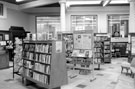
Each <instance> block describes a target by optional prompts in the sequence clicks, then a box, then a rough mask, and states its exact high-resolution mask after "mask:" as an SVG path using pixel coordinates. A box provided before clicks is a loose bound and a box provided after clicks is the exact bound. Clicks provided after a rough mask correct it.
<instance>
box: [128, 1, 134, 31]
mask: <svg viewBox="0 0 135 89" xmlns="http://www.w3.org/2000/svg"><path fill="white" fill-rule="evenodd" d="M129 2H130V11H129V33H135V0H129Z"/></svg>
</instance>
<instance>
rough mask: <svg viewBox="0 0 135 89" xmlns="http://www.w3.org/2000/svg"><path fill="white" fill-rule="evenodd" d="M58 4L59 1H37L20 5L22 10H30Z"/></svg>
mask: <svg viewBox="0 0 135 89" xmlns="http://www.w3.org/2000/svg"><path fill="white" fill-rule="evenodd" d="M57 2H59V0H37V1H32V2H28V3H26V4H21V5H19V9H21V10H22V9H28V8H33V7H38V6H42V5H48V4H52V3H57Z"/></svg>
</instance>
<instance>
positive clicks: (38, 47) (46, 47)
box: [35, 44, 52, 53]
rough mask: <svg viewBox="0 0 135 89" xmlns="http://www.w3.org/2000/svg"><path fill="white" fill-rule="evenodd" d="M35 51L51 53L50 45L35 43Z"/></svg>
mask: <svg viewBox="0 0 135 89" xmlns="http://www.w3.org/2000/svg"><path fill="white" fill-rule="evenodd" d="M35 51H36V52H42V53H51V52H52V45H49V44H36V46H35Z"/></svg>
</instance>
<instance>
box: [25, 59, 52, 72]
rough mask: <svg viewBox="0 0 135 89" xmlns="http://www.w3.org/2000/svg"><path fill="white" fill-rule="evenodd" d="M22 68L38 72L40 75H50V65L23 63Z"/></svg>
mask: <svg viewBox="0 0 135 89" xmlns="http://www.w3.org/2000/svg"><path fill="white" fill-rule="evenodd" d="M24 66H25V67H26V68H29V69H32V70H36V71H39V72H41V73H45V74H50V65H43V64H40V63H34V62H31V61H26V60H25V61H24Z"/></svg>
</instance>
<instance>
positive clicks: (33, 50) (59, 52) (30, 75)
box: [22, 41, 67, 89]
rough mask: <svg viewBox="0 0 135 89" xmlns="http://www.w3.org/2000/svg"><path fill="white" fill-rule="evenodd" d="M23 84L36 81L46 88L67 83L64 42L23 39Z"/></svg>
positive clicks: (51, 88) (50, 88)
mask: <svg viewBox="0 0 135 89" xmlns="http://www.w3.org/2000/svg"><path fill="white" fill-rule="evenodd" d="M22 76H23V80H24V84H26V85H28V84H30V83H36V84H38V85H39V86H41V87H44V88H47V89H53V88H57V87H59V88H60V86H62V85H64V84H67V70H66V60H65V50H64V43H63V42H62V41H24V44H23V75H22Z"/></svg>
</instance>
